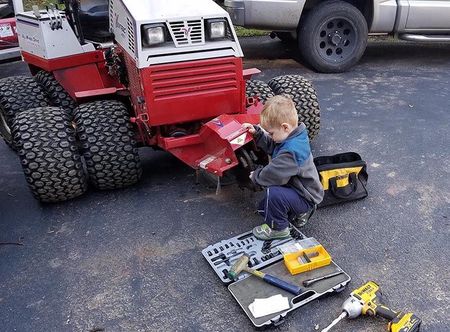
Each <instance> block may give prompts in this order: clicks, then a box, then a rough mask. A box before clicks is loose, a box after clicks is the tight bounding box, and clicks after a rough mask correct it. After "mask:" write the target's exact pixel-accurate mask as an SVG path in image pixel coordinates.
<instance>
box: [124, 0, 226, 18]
mask: <svg viewBox="0 0 450 332" xmlns="http://www.w3.org/2000/svg"><path fill="white" fill-rule="evenodd" d="M123 3H124V5H125V7H126V8H127V9H128V11H129V12H130V14H131V16H132V17H133V18H134V19H135V20H136V21H140V22H145V21H148V22H152V21H166V20H178V19H181V18H183V19H184V18H186V17H205V16H206V17H214V16H223V17H225V16H228V15H227V12H226V11H225V10H224V9H222V8H221V7H220V6H219V5H218V4H216V3H215V2H214V1H212V0H161V1H142V0H123Z"/></svg>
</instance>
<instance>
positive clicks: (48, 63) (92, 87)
mask: <svg viewBox="0 0 450 332" xmlns="http://www.w3.org/2000/svg"><path fill="white" fill-rule="evenodd" d="M22 56H23V57H24V60H25V61H26V62H27V63H28V64H29V65H31V66H32V67H34V68H39V69H43V70H45V71H48V72H52V73H53V75H54V76H55V78H56V79H57V80H58V82H59V83H60V84H61V85H62V86H63V87H64V89H65V90H66V91H67V92H68V93H69V94H70V95H71V96H72V98H74V99H75V100H78V98H84V97H86V96H93V95H101V94H110V93H111V91H112V90H108V89H110V88H111V89H115V88H117V89H123V86H122V85H121V84H120V82H119V81H118V80H117V78H113V77H112V76H110V75H108V69H107V67H106V65H105V57H104V54H103V51H101V50H97V51H93V52H87V53H83V54H76V55H73V56H70V57H61V58H56V59H43V58H41V57H38V56H36V55H33V54H30V53H27V52H22ZM33 71H34V72H36V71H37V70H33ZM105 89H106V90H105ZM100 91H103V92H104V93H100Z"/></svg>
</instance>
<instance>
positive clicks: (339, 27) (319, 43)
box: [316, 17, 357, 63]
mask: <svg viewBox="0 0 450 332" xmlns="http://www.w3.org/2000/svg"><path fill="white" fill-rule="evenodd" d="M356 41H357V36H356V27H355V25H354V24H353V23H352V22H351V21H349V20H348V19H346V18H342V17H339V18H337V17H335V18H332V19H329V20H327V21H325V22H324V23H323V24H322V25H321V26H320V28H319V31H318V35H317V38H316V49H317V51H318V53H319V54H320V56H321V57H322V59H324V60H325V61H327V62H333V63H339V62H343V61H346V60H347V59H348V58H349V57H351V56H352V54H353V52H354V51H355V49H356V47H357V44H356Z"/></svg>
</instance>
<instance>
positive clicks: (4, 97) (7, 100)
mask: <svg viewBox="0 0 450 332" xmlns="http://www.w3.org/2000/svg"><path fill="white" fill-rule="evenodd" d="M48 105H49V102H48V99H47V98H46V96H45V93H44V91H43V90H42V88H41V86H40V85H39V84H37V83H36V82H35V81H34V80H33V78H31V77H26V76H12V77H7V78H3V79H1V80H0V135H1V136H2V137H3V139H4V140H5V142H6V144H7V145H8V146H10V147H11V148H12V149H14V150H16V148H15V147H14V142H13V137H12V135H11V128H12V125H13V121H14V117H15V116H16V114H17V113H19V112H22V111H26V110H28V109H31V108H36V107H43V106H48Z"/></svg>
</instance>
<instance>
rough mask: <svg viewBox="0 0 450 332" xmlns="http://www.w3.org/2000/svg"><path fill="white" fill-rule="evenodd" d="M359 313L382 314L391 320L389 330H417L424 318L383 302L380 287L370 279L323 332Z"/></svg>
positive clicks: (413, 331) (397, 331)
mask: <svg viewBox="0 0 450 332" xmlns="http://www.w3.org/2000/svg"><path fill="white" fill-rule="evenodd" d="M359 315H369V316H380V317H383V318H385V319H387V320H389V324H388V331H389V332H417V331H419V329H420V324H421V323H422V320H421V319H420V318H419V317H417V316H416V315H414V314H413V313H403V312H401V311H399V312H397V311H394V310H391V309H389V308H388V307H386V306H385V305H383V304H381V291H380V287H379V286H378V285H377V284H376V283H375V282H373V281H369V282H368V283H366V284H365V285H363V286H362V287H360V288H358V289H356V290H354V291H353V292H352V293H351V294H350V297H349V298H348V299H347V300H346V301H345V302H344V304H343V305H342V314H341V315H340V316H339V317H338V318H336V319H335V320H334V321H333V322H332V323H331V324H330V325H329V326H328V327H326V328H325V329H323V330H322V332H327V331H329V330H330V329H331V328H332V327H333V326H334V325H336V324H337V323H338V322H339V321H340V320H342V319H344V318H345V317H348V318H356V317H358V316H359Z"/></svg>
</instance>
